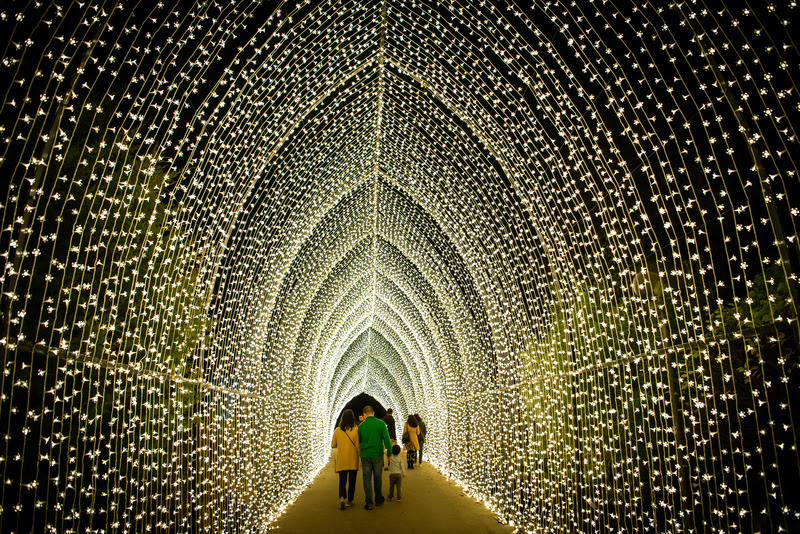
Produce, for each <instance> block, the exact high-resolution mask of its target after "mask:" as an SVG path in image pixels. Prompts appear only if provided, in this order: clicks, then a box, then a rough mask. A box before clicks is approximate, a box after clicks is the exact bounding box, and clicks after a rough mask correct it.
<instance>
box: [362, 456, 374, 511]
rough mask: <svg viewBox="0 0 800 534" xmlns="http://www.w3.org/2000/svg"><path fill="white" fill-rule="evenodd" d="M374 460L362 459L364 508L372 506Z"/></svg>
mask: <svg viewBox="0 0 800 534" xmlns="http://www.w3.org/2000/svg"><path fill="white" fill-rule="evenodd" d="M371 460H372V458H361V467H362V471H363V474H362V481H363V482H364V496H365V497H366V501H365V502H364V506H370V507H371V506H372V462H371Z"/></svg>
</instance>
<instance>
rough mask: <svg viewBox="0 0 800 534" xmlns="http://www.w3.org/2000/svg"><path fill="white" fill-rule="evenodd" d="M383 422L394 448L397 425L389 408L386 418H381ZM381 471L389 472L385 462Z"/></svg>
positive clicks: (387, 463) (387, 464)
mask: <svg viewBox="0 0 800 534" xmlns="http://www.w3.org/2000/svg"><path fill="white" fill-rule="evenodd" d="M383 422H384V423H386V428H387V429H388V430H389V441H391V442H392V447H394V446H395V445H397V423H395V422H394V416H393V415H392V409H391V408H389V409H388V410H386V416H385V417H384V418H383ZM383 470H384V471H388V470H389V462H388V461H387V462H386V467H384V468H383Z"/></svg>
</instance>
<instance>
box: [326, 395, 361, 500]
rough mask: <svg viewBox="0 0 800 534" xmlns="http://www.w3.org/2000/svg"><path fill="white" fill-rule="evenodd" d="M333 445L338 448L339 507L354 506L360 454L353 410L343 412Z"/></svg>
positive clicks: (336, 467)
mask: <svg viewBox="0 0 800 534" xmlns="http://www.w3.org/2000/svg"><path fill="white" fill-rule="evenodd" d="M331 447H332V448H334V449H336V462H335V464H334V468H335V471H336V472H337V473H339V507H340V508H341V509H342V510H344V509H345V506H353V498H354V497H355V495H356V473H358V459H359V456H360V449H359V446H358V430H357V429H356V416H355V414H354V413H353V410H350V409H347V410H345V411H344V412H342V419H341V420H340V421H339V426H337V427H336V430H334V431H333V440H332V441H331ZM345 499H347V501H345Z"/></svg>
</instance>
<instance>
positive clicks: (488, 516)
mask: <svg viewBox="0 0 800 534" xmlns="http://www.w3.org/2000/svg"><path fill="white" fill-rule="evenodd" d="M338 486H339V478H338V475H337V474H336V473H334V472H333V463H332V462H331V463H329V464H328V465H327V466H326V467H325V469H323V470H322V472H321V473H320V474H319V476H318V477H317V479H316V480H314V482H313V483H312V484H311V486H309V487H308V489H306V491H305V492H303V494H302V495H300V497H299V498H298V499H297V501H295V503H294V504H293V505H292V506H290V507H289V509H288V510H287V511H286V513H285V514H284V515H283V516H281V517H280V519H278V521H277V523H276V524H275V525H274V526H273V528H272V529H270V531H269V532H270V533H276V534H301V533H311V534H313V533H327V532H330V533H336V534H341V533H347V534H358V533H361V532H369V533H370V534H373V533H380V534H394V533H398V534H429V533H453V532H469V533H476V534H478V533H491V534H495V533H497V534H510V533H512V532H513V531H514V529H513V528H512V527H509V526H507V525H502V524H500V523H498V522H497V520H496V519H495V518H494V517H493V516H492V513H491V512H490V511H489V510H487V509H486V507H485V506H484V505H483V504H482V503H480V502H478V501H476V500H475V499H473V498H471V497H466V496H464V495H463V494H462V493H461V489H460V488H459V487H458V486H456V485H455V484H454V483H453V482H451V481H449V480H447V479H446V478H445V477H444V476H442V475H441V473H439V472H438V471H436V470H435V469H434V468H433V467H431V466H430V465H429V464H428V463H423V464H422V467H419V466H418V467H417V468H416V469H414V470H413V471H409V472H408V474H407V476H406V478H405V480H404V481H403V501H402V502H399V503H398V502H395V501H390V500H388V499H387V500H386V502H385V503H384V504H383V506H376V507H375V509H374V510H370V511H367V510H364V487H363V485H362V483H361V471H359V472H358V480H357V482H356V498H355V501H354V502H355V504H354V505H353V507H352V508H347V509H346V510H345V511H342V510H340V509H339V499H338V496H337V495H338ZM383 488H384V489H383V495H384V496H386V495H387V493H388V489H389V472H388V471H384V472H383Z"/></svg>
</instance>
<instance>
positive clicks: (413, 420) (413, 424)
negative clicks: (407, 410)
mask: <svg viewBox="0 0 800 534" xmlns="http://www.w3.org/2000/svg"><path fill="white" fill-rule="evenodd" d="M406 422H407V423H408V426H410V427H411V428H417V427H418V426H419V424H417V418H416V417H414V415H413V414H408V420H407V421H406Z"/></svg>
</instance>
